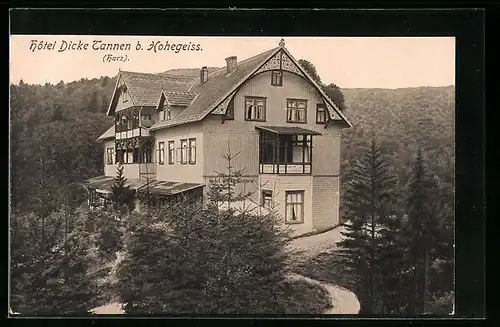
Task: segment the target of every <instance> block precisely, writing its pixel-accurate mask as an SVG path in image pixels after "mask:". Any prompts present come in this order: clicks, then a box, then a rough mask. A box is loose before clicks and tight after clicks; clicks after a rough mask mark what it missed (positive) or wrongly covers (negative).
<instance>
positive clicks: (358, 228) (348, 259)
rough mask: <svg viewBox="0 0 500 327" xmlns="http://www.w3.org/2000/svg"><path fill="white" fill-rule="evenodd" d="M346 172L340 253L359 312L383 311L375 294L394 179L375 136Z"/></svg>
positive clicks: (390, 210) (390, 208) (377, 287)
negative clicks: (353, 286)
mask: <svg viewBox="0 0 500 327" xmlns="http://www.w3.org/2000/svg"><path fill="white" fill-rule="evenodd" d="M349 176H350V178H349V179H348V182H347V184H348V185H347V191H346V192H345V194H344V198H343V201H344V206H345V215H346V219H347V220H348V223H346V232H345V233H343V235H344V236H345V239H344V240H342V241H341V242H340V247H341V256H342V258H343V261H344V262H345V264H346V266H347V267H349V269H350V271H351V272H352V273H353V275H354V276H355V277H354V278H355V280H356V284H357V294H358V296H359V298H360V302H361V310H362V312H367V313H378V312H381V311H383V309H381V308H380V305H381V301H380V300H379V299H377V295H376V291H378V290H379V285H380V277H381V276H380V267H379V263H380V257H379V251H380V249H381V248H382V242H381V238H380V230H381V228H382V227H383V226H384V224H385V223H386V221H387V219H388V217H389V216H390V215H391V212H392V203H391V202H392V200H393V199H392V195H391V192H392V189H393V187H394V183H395V179H394V178H393V177H392V176H391V175H390V174H389V172H388V162H387V160H386V159H385V158H384V156H383V154H382V150H381V149H380V147H379V146H378V145H377V144H376V142H375V138H373V139H372V142H371V146H370V148H369V149H368V151H367V152H366V154H365V155H364V156H363V157H362V158H361V159H360V160H359V161H358V162H357V164H356V165H355V166H354V167H353V168H352V169H351V170H350V174H349Z"/></svg>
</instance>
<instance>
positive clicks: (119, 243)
mask: <svg viewBox="0 0 500 327" xmlns="http://www.w3.org/2000/svg"><path fill="white" fill-rule="evenodd" d="M89 214H90V215H93V216H94V217H93V220H94V221H95V222H96V223H97V226H96V227H97V228H96V229H95V230H94V232H95V234H96V237H95V240H96V243H95V244H96V246H97V248H98V250H99V257H100V258H101V259H102V260H105V261H109V260H114V259H116V253H117V252H119V251H120V250H122V247H123V226H122V223H121V220H120V219H118V217H117V216H116V214H115V213H114V212H112V211H110V210H99V211H94V212H91V213H89Z"/></svg>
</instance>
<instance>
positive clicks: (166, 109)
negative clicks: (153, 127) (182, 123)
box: [165, 106, 172, 120]
mask: <svg viewBox="0 0 500 327" xmlns="http://www.w3.org/2000/svg"><path fill="white" fill-rule="evenodd" d="M171 116H172V115H171V110H170V106H167V107H166V108H165V119H166V120H169V119H170V118H171Z"/></svg>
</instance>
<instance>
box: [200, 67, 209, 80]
mask: <svg viewBox="0 0 500 327" xmlns="http://www.w3.org/2000/svg"><path fill="white" fill-rule="evenodd" d="M207 80H208V69H207V66H203V67H201V70H200V82H201V84H203V83H205V82H206V81H207Z"/></svg>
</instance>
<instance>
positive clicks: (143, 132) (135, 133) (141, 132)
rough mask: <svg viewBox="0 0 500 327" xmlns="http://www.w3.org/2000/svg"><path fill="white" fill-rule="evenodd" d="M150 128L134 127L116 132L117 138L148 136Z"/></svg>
mask: <svg viewBox="0 0 500 327" xmlns="http://www.w3.org/2000/svg"><path fill="white" fill-rule="evenodd" d="M148 136H149V130H148V129H147V128H144V127H142V126H141V127H139V128H134V129H131V130H127V131H121V132H116V134H115V138H116V139H117V140H123V139H129V138H133V137H148Z"/></svg>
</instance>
